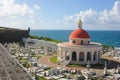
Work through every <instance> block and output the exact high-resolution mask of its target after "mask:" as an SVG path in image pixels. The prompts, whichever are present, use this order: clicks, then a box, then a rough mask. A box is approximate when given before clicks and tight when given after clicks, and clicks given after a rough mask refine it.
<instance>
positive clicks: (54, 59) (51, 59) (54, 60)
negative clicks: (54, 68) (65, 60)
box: [50, 56, 58, 63]
mask: <svg viewBox="0 0 120 80" xmlns="http://www.w3.org/2000/svg"><path fill="white" fill-rule="evenodd" d="M50 61H51V62H52V63H57V62H58V61H57V56H53V57H51V58H50Z"/></svg>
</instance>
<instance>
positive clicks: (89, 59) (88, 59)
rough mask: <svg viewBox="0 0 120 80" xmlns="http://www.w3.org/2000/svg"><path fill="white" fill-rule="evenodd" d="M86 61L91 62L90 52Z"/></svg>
mask: <svg viewBox="0 0 120 80" xmlns="http://www.w3.org/2000/svg"><path fill="white" fill-rule="evenodd" d="M87 61H91V53H90V52H88V53H87Z"/></svg>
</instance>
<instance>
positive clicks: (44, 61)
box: [39, 56, 102, 72]
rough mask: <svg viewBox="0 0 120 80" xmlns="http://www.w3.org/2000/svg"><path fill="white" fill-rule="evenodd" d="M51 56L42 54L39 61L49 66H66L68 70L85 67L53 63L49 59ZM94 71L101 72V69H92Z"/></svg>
mask: <svg viewBox="0 0 120 80" xmlns="http://www.w3.org/2000/svg"><path fill="white" fill-rule="evenodd" d="M51 57H53V56H43V57H41V58H40V59H39V62H40V63H42V64H44V65H48V66H50V67H60V68H66V69H68V70H83V69H86V67H82V66H81V67H67V66H64V65H58V64H54V63H52V62H51V61H50V58H51ZM93 70H94V71H99V72H101V71H102V69H93Z"/></svg>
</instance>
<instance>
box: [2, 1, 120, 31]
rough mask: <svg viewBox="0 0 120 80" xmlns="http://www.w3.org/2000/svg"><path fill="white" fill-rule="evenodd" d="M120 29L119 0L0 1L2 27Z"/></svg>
mask: <svg viewBox="0 0 120 80" xmlns="http://www.w3.org/2000/svg"><path fill="white" fill-rule="evenodd" d="M78 19H81V20H82V22H83V29H86V30H120V0H0V26H3V27H12V28H20V29H27V28H28V27H30V28H31V29H35V30H41V29H42V30H43V29H45V30H46V29H47V30H49V29H50V30H53V29H54V30H73V29H76V28H77V21H78Z"/></svg>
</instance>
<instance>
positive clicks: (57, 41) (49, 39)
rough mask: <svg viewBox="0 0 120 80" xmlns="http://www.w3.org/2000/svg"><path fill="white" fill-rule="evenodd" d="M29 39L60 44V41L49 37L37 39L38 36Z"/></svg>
mask: <svg viewBox="0 0 120 80" xmlns="http://www.w3.org/2000/svg"><path fill="white" fill-rule="evenodd" d="M30 37H31V38H33V39H39V40H45V41H50V42H55V43H59V42H61V41H60V40H55V39H52V38H49V37H38V36H30Z"/></svg>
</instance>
